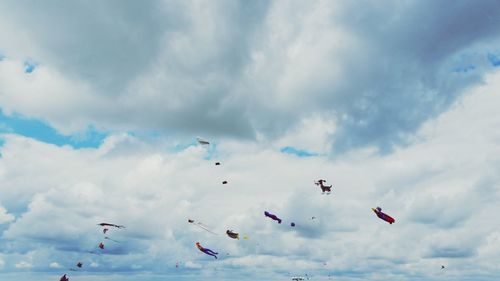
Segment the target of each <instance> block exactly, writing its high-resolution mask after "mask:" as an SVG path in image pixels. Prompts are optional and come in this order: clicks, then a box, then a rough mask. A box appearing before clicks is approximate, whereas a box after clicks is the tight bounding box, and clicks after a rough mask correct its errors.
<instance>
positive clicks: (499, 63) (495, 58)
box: [487, 53, 500, 67]
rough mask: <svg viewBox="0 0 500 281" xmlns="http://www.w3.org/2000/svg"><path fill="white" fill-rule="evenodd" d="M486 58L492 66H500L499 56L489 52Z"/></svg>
mask: <svg viewBox="0 0 500 281" xmlns="http://www.w3.org/2000/svg"><path fill="white" fill-rule="evenodd" d="M487 58H488V61H489V62H490V63H491V65H492V66H494V67H498V66H500V57H499V56H497V55H495V54H491V53H490V54H488V55H487Z"/></svg>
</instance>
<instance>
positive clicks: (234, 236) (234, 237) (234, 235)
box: [226, 230, 240, 240]
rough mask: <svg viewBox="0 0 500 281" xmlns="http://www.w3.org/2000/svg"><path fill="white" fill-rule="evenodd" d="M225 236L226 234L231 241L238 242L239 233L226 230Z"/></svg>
mask: <svg viewBox="0 0 500 281" xmlns="http://www.w3.org/2000/svg"><path fill="white" fill-rule="evenodd" d="M226 234H227V236H229V237H231V238H233V239H238V240H240V234H239V233H236V232H233V231H232V230H227V231H226Z"/></svg>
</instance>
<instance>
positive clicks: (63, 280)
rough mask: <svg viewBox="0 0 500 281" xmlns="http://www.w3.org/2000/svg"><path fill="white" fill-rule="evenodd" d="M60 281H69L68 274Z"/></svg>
mask: <svg viewBox="0 0 500 281" xmlns="http://www.w3.org/2000/svg"><path fill="white" fill-rule="evenodd" d="M59 281H69V278H68V277H66V274H64V275H63V276H61V279H59Z"/></svg>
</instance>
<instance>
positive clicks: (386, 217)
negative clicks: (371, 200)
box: [372, 207, 396, 224]
mask: <svg viewBox="0 0 500 281" xmlns="http://www.w3.org/2000/svg"><path fill="white" fill-rule="evenodd" d="M372 210H373V212H374V213H375V214H376V215H377V217H379V218H380V219H382V220H385V221H386V222H388V223H389V224H393V223H394V222H395V221H396V220H394V219H393V218H392V217H391V216H389V215H388V214H386V213H384V212H382V208H380V207H377V208H376V209H373V208H372Z"/></svg>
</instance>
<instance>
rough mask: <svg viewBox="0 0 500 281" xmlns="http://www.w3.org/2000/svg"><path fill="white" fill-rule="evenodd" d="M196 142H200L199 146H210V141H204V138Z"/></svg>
mask: <svg viewBox="0 0 500 281" xmlns="http://www.w3.org/2000/svg"><path fill="white" fill-rule="evenodd" d="M196 140H197V141H198V143H199V144H202V145H208V144H210V143H209V142H208V141H206V140H204V139H202V138H196Z"/></svg>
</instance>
